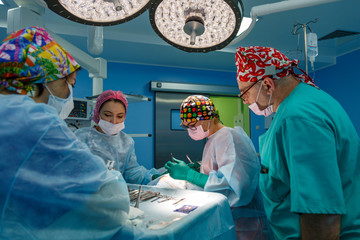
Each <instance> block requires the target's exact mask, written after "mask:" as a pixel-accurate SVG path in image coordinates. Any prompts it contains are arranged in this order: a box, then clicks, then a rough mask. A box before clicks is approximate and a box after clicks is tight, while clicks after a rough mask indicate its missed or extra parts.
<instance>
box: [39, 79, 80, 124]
mask: <svg viewBox="0 0 360 240" xmlns="http://www.w3.org/2000/svg"><path fill="white" fill-rule="evenodd" d="M67 85H68V87H69V90H70V93H69V96H68V97H67V98H65V99H64V98H59V97H56V96H54V94H52V92H51V91H50V89H49V88H48V87H47V85H46V84H44V86H45V87H46V89H47V90H48V91H49V93H50V96H49V100H48V105H50V106H53V107H54V108H56V110H57V112H58V114H59V116H60V118H62V119H65V118H67V117H68V116H69V114H70V113H71V111H72V110H73V108H74V100H73V92H72V86H71V85H70V84H69V83H67Z"/></svg>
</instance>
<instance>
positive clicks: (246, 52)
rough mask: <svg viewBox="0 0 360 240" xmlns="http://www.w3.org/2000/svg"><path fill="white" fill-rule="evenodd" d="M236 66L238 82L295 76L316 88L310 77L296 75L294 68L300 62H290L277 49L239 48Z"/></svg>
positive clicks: (295, 60) (236, 55)
mask: <svg viewBox="0 0 360 240" xmlns="http://www.w3.org/2000/svg"><path fill="white" fill-rule="evenodd" d="M235 64H236V67H237V81H241V82H256V81H259V80H261V79H263V78H265V77H271V78H273V79H279V78H282V77H285V76H288V75H289V74H293V75H294V76H295V77H296V78H297V79H299V80H301V81H303V82H305V83H307V84H309V85H311V86H315V83H314V81H313V80H312V78H311V77H310V76H309V75H307V74H295V73H294V70H293V68H294V67H296V68H298V67H297V65H298V64H299V60H297V59H294V60H290V59H289V58H288V57H286V56H285V55H284V54H283V53H281V52H280V51H278V50H277V49H275V48H271V47H259V46H251V47H239V48H237V49H236V53H235ZM298 69H300V68H298ZM300 70H301V69H300ZM301 71H302V70H301ZM302 72H304V71H302Z"/></svg>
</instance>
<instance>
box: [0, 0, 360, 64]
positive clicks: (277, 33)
mask: <svg viewBox="0 0 360 240" xmlns="http://www.w3.org/2000/svg"><path fill="white" fill-rule="evenodd" d="M27 1H34V0H27ZM288 1H294V0H288ZM314 1H316V0H314ZM3 2H5V5H4V6H1V5H0V36H5V35H6V23H7V19H6V16H7V10H8V9H11V8H14V7H16V6H17V5H16V4H15V2H14V0H3ZM276 2H281V1H280V0H243V4H244V9H245V14H244V16H247V17H249V16H250V11H251V8H252V7H254V6H259V5H263V4H270V3H276ZM285 2H286V1H285ZM359 10H360V1H359V0H341V1H337V2H331V3H327V4H322V5H318V6H313V7H307V8H302V9H296V10H291V11H285V12H279V13H274V14H269V15H266V16H263V17H261V18H259V21H258V22H257V23H256V24H255V27H254V28H253V29H252V31H251V32H250V33H249V34H248V35H247V36H246V37H245V38H244V39H242V40H241V41H240V42H238V43H236V44H231V43H230V45H228V46H227V47H225V48H223V49H221V50H218V51H215V52H209V53H188V52H183V51H181V50H179V49H176V48H174V47H172V46H170V45H168V44H167V43H166V42H165V41H163V40H162V39H161V38H160V37H159V36H158V35H157V34H156V33H155V32H154V30H153V29H152V27H151V25H150V21H149V12H148V11H146V12H145V13H143V14H142V15H140V16H139V17H137V18H135V19H133V20H131V21H129V22H127V23H123V24H120V25H116V26H110V27H104V49H103V53H102V54H100V55H98V56H94V57H102V58H104V59H106V60H108V61H114V62H124V63H135V64H146V65H159V66H171V67H180V68H195V69H208V70H216V71H236V67H235V64H234V52H235V50H236V48H237V47H239V46H250V45H260V46H271V47H275V48H277V49H279V50H280V51H282V52H283V53H285V54H286V55H288V56H289V57H290V58H298V59H299V60H300V61H302V60H303V55H304V54H303V51H302V49H303V46H304V43H303V31H302V29H300V30H299V31H298V33H299V34H298V35H293V34H292V33H291V31H292V29H293V25H294V24H296V23H300V24H305V23H307V22H309V21H311V20H314V19H316V18H318V21H317V22H316V23H310V24H309V27H310V28H311V30H312V31H313V32H315V33H317V35H318V38H321V37H324V36H325V35H327V34H330V33H332V32H334V31H336V30H341V31H351V32H360V13H359ZM43 20H44V23H45V26H46V27H47V28H49V29H51V30H52V31H53V32H55V33H57V34H59V35H60V36H61V37H63V38H64V39H66V40H67V41H69V42H71V43H72V44H73V45H75V46H77V47H79V48H80V49H82V50H83V51H86V52H88V51H87V47H86V45H87V31H88V26H86V25H82V24H79V23H75V22H72V21H69V20H67V19H64V18H62V17H60V16H58V15H56V14H55V13H53V12H52V11H51V10H49V9H46V11H45V14H44V19H43ZM358 49H360V34H356V35H352V36H347V37H341V38H334V39H329V40H323V41H319V56H318V57H317V58H316V62H315V68H316V69H321V68H324V67H327V66H331V65H333V64H335V63H336V57H338V56H341V55H343V54H346V53H349V52H352V51H355V50H358ZM302 67H304V66H303V65H302Z"/></svg>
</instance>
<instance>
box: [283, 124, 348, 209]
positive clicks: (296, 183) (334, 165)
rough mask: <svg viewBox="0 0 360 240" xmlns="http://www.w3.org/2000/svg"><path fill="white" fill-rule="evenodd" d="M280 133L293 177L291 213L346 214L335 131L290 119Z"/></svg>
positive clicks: (291, 182) (319, 125)
mask: <svg viewBox="0 0 360 240" xmlns="http://www.w3.org/2000/svg"><path fill="white" fill-rule="evenodd" d="M299 129H301V131H299ZM280 134H281V136H282V138H283V143H284V152H285V156H286V160H287V165H288V167H289V174H290V176H291V178H290V185H291V186H290V189H291V192H290V194H291V211H292V212H296V213H315V214H345V213H346V209H345V202H344V197H343V191H342V184H341V178H340V172H339V166H338V162H337V161H338V160H337V157H338V156H337V154H336V143H335V138H334V136H333V132H332V131H331V129H329V128H328V127H325V126H323V125H321V124H319V123H317V122H312V121H311V120H307V119H299V118H297V119H287V120H286V121H285V122H284V124H283V126H282V127H281V131H280Z"/></svg>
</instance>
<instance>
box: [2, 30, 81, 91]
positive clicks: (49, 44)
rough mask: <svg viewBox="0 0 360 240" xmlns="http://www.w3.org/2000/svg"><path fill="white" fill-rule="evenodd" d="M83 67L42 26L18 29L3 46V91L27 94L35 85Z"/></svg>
mask: <svg viewBox="0 0 360 240" xmlns="http://www.w3.org/2000/svg"><path fill="white" fill-rule="evenodd" d="M78 68H80V65H79V64H78V63H77V62H76V61H75V60H74V58H73V57H72V56H71V55H70V54H69V53H68V52H67V51H66V50H65V49H63V48H62V47H61V46H60V45H59V44H58V43H57V42H55V41H54V39H52V37H51V36H50V35H49V34H48V33H47V32H46V31H45V30H44V29H43V28H40V27H28V28H24V29H21V30H18V31H16V32H14V33H12V34H10V35H9V36H8V37H7V38H5V39H4V40H3V42H2V44H1V45H0V89H7V90H9V91H14V92H17V93H20V94H26V93H27V92H29V91H32V90H33V89H34V84H36V83H43V82H51V81H54V80H57V79H59V78H64V77H66V76H67V75H69V74H70V73H72V72H74V71H75V70H77V69H78Z"/></svg>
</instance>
